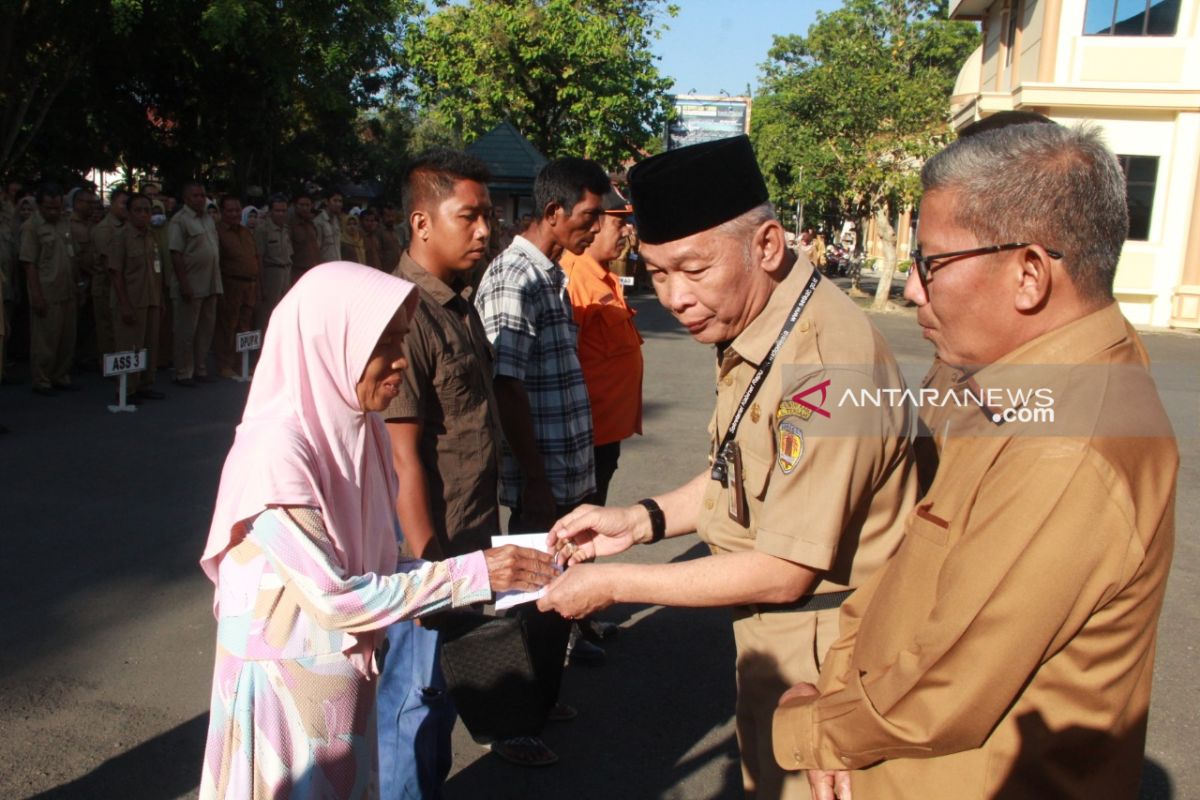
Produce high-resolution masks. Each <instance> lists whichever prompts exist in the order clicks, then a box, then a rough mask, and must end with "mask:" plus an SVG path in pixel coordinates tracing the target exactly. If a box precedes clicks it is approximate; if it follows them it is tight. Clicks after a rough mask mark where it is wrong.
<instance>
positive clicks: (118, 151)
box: [0, 0, 419, 190]
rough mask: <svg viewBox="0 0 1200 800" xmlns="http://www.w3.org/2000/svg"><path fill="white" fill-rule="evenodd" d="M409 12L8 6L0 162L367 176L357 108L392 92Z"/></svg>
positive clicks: (189, 2) (151, 2)
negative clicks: (9, 142) (358, 171)
mask: <svg viewBox="0 0 1200 800" xmlns="http://www.w3.org/2000/svg"><path fill="white" fill-rule="evenodd" d="M418 10H419V5H418V4H417V3H416V0H354V2H342V3H331V2H328V0H289V2H287V3H279V2H277V0H205V1H204V2H197V1H196V0H111V2H102V1H99V0H94V1H93V2H66V1H65V0H59V1H58V2H55V1H54V0H26V2H21V3H16V4H13V3H6V4H4V10H2V11H0V59H4V58H7V59H8V61H9V65H8V68H4V66H5V65H4V63H2V62H0V124H2V126H3V127H2V128H0V171H18V172H21V173H23V174H25V175H26V176H28V177H40V176H41V175H42V174H45V173H49V174H50V175H51V176H54V175H55V174H56V173H57V174H58V175H63V174H69V173H71V172H74V171H82V170H85V169H87V168H90V167H93V166H98V167H106V168H112V167H114V166H117V165H118V164H121V165H125V166H131V167H139V168H146V167H157V168H159V169H160V170H161V172H162V173H163V177H165V178H166V179H167V180H168V182H178V181H180V180H183V179H185V178H187V177H191V176H192V175H199V176H202V177H205V178H207V179H209V180H210V182H213V183H214V184H217V185H218V186H217V188H223V189H228V190H235V189H243V188H244V187H245V186H246V185H248V184H252V183H253V184H258V185H260V186H263V187H264V188H271V187H275V188H290V187H291V186H292V185H293V184H294V183H295V182H297V181H298V180H299V179H300V178H307V177H314V176H316V177H321V176H324V177H326V178H331V177H332V176H335V175H341V174H347V175H349V176H350V177H356V178H358V177H373V176H361V175H358V174H356V172H357V170H358V169H359V168H361V167H363V166H365V165H367V164H368V162H369V161H370V159H369V158H367V157H366V156H365V155H364V148H365V147H367V141H366V140H365V139H364V136H363V133H364V131H363V128H362V126H361V125H360V124H359V116H360V114H361V113H363V112H365V111H369V110H370V109H372V108H374V107H376V106H379V105H380V104H381V102H382V99H383V98H384V97H387V96H393V95H395V94H397V93H399V92H401V91H402V79H403V73H402V71H401V69H400V61H399V59H400V58H402V56H403V51H402V49H401V48H400V46H399V45H400V43H401V40H402V34H403V30H404V27H405V26H406V25H407V22H408V18H409V15H411V14H413V13H416V12H417V11H418ZM10 46H11V47H10ZM9 49H12V51H13V55H12V56H8V55H7V54H8V52H9ZM14 65H15V66H16V68H14ZM9 140H11V141H12V142H13V144H12V145H11V146H8V147H5V146H4V143H5V142H7V141H9ZM392 141H394V140H392Z"/></svg>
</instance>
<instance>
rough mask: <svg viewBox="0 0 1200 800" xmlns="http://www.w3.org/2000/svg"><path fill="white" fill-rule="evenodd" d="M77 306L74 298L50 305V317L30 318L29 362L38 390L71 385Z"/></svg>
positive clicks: (31, 312)
mask: <svg viewBox="0 0 1200 800" xmlns="http://www.w3.org/2000/svg"><path fill="white" fill-rule="evenodd" d="M76 313H77V310H76V303H75V300H74V298H72V299H70V300H63V301H61V302H58V303H51V302H49V301H47V303H46V315H45V316H44V317H39V316H38V315H37V314H36V313H34V312H33V311H30V314H29V361H30V366H31V367H32V372H33V385H34V387H37V388H43V389H45V388H48V387H50V386H55V385H57V386H64V385H66V384H69V383H70V382H71V362H72V361H74V359H75V323H76V319H75V317H76Z"/></svg>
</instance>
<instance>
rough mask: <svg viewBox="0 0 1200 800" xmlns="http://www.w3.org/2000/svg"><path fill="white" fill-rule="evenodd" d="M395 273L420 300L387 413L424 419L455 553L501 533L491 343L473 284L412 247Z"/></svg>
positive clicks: (425, 459) (428, 460) (429, 466)
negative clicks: (418, 258) (434, 265)
mask: <svg viewBox="0 0 1200 800" xmlns="http://www.w3.org/2000/svg"><path fill="white" fill-rule="evenodd" d="M393 274H394V275H396V276H397V277H400V278H404V279H405V280H408V281H411V282H412V283H415V284H416V285H417V287H418V289H419V290H420V298H421V300H420V305H418V306H417V313H416V315H415V317H414V319H413V323H412V328H411V330H410V331H409V334H408V338H407V339H405V341H404V349H405V355H406V358H407V359H408V369H406V370H405V371H404V380H403V382H402V383H401V384H400V395H399V396H398V397H397V398H396V399H395V400H393V401H392V404H391V405H390V406H389V407H388V409H387V411H385V412H384V418H385V419H416V420H419V421H420V423H421V443H420V456H421V464H422V466H423V467H424V468H425V479H426V481H427V484H428V487H429V503H430V506H431V511H432V517H433V525H434V531H435V533H436V535H437V537H438V543H439V544H441V546H442V551H443V552H444V553H445V554H446V555H447V556H452V555H462V554H464V553H469V552H471V551H472V550H479V549H481V548H486V547H490V546H491V544H490V543H491V538H490V537H491V536H492V535H493V534H496V533H499V532H500V519H499V505H498V502H497V497H496V487H497V480H498V479H499V478H498V476H499V467H500V461H499V459H500V453H499V448H500V437H501V432H500V418H499V416H498V414H497V411H496V399H495V397H494V396H493V395H492V361H493V359H492V355H491V346H490V345H489V344H488V341H487V336H486V335H485V333H484V330H483V323H481V322H480V320H479V314H478V313H477V312H476V311H475V306H474V304H473V303H472V302H471V294H472V290H471V288H470V286H464V287H462V288H460V289H458V290H457V291H456V290H455V289H453V288H451V287H450V286H447V285H446V284H445V283H443V282H442V281H441V280H439V279H437V278H435V277H434V276H432V275H430V274H429V273H428V272H426V271H425V269H424V268H422V267H421V266H420V265H419V264H417V263H416V262H415V261H413V260H412V259H411V258H410V257H409V255H408V254H407V253H405V254H404V255H403V256H401V259H400V264H399V266H398V267H397V268H396V271H395V272H394V273H393Z"/></svg>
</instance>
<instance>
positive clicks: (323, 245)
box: [0, 182, 400, 402]
mask: <svg viewBox="0 0 1200 800" xmlns="http://www.w3.org/2000/svg"><path fill="white" fill-rule="evenodd" d="M6 188H8V187H6ZM147 189H148V190H149V191H148V192H147V193H145V194H143V195H141V196H140V197H139V198H138V199H139V218H138V220H137V222H136V224H131V214H130V212H131V209H130V207H129V201H130V194H129V193H128V192H126V191H125V190H123V189H117V190H114V191H113V192H112V194H111V197H110V204H109V206H108V208H107V211H106V210H105V209H104V207H103V204H102V203H100V202H98V200H97V198H96V197H95V195H94V194H93V193H92V192H91V190H90V189H89V188H86V187H83V188H78V189H74V190H72V191H71V193H70V194H69V195H67V197H66V199H67V201H69V203H70V208H69V209H68V211H69V214H64V196H63V193H62V191H61V189H60V188H58V187H57V186H54V185H51V184H47V185H46V186H44V187H42V188H41V189H39V190H38V192H36V193H35V194H34V195H32V196H30V197H29V200H28V201H18V202H13V199H12V198H11V197H9V196H8V195H7V194H6V196H5V198H4V199H5V202H4V203H3V208H2V209H0V214H3V216H2V217H0V229H2V235H3V237H4V238H3V241H0V266H3V267H4V268H3V269H2V270H0V292H3V293H4V294H3V296H4V299H5V301H6V302H5V305H8V307H9V308H8V311H9V314H7V315H4V316H0V324H4V319H5V316H7V317H8V319H7V329H11V325H12V316H13V314H12V313H11V312H12V310H13V305H14V302H15V301H17V300H18V299H23V297H22V296H24V295H27V296H28V301H29V311H30V320H29V326H28V330H29V348H30V361H31V368H32V370H31V371H32V378H33V390H34V391H35V392H36V393H38V394H40V395H45V396H52V395H54V394H56V393H57V392H58V391H69V390H71V389H73V388H74V387H73V385H72V382H71V368H72V365H73V363H74V361H75V354H76V331H77V328H78V327H79V325H80V320H81V316H82V317H84V322H85V325H86V328H87V329H88V330H87V334H86V335H89V336H90V335H91V329H92V328H93V327H94V337H95V344H96V350H97V352H98V354H100V355H101V356H102V355H103V354H104V353H109V352H115V351H119V350H128V349H135V350H136V349H141V348H142V347H145V348H147V349H148V350H149V351H150V352H149V356H150V364H149V368H148V369H147V371H146V372H144V373H142V374H141V375H140V376H135V377H132V378H131V379H130V380H131V384H132V385H133V387H134V389H135V391H134V393H133V394H132V396H133V397H134V398H135V402H136V401H137V400H139V399H157V398H159V397H162V395H161V393H160V392H157V391H155V390H154V389H153V388H151V387H152V385H153V382H154V372H155V368H156V365H157V363H158V361H159V360H160V357H159V353H161V352H170V353H171V354H172V357H173V361H174V363H173V370H174V372H173V377H172V381H173V382H174V383H176V384H177V385H181V386H184V387H193V386H195V385H196V383H197V382H209V381H211V380H215V379H214V378H211V377H210V376H209V375H208V372H207V368H206V356H207V353H208V351H209V349H210V347H212V348H213V349H214V350H215V353H216V357H217V367H218V370H219V373H220V374H221V375H222V376H223V377H233V376H234V375H236V374H237V373H236V371H235V369H234V362H235V358H236V355H235V353H234V341H235V337H236V334H237V332H238V331H243V330H251V329H254V328H255V327H257V328H259V329H261V328H263V327H264V326H265V323H266V319H267V317H268V316H269V314H270V311H271V310H272V309H273V308H274V306H275V304H276V303H277V302H278V300H279V298H280V297H282V295H283V294H284V292H286V291H287V289H288V288H290V286H291V284H292V283H293V282H294V280H295V279H296V278H298V277H299V276H300V275H301V274H303V273H304V272H305V271H307V270H308V269H309V268H311V267H312V266H313V265H315V264H317V263H321V262H324V261H334V260H353V261H357V262H360V263H365V264H368V265H370V266H375V267H377V268H380V269H383V268H384V265H386V264H390V263H392V262H395V261H398V260H399V252H400V240H399V237H398V236H397V234H396V229H395V224H396V219H397V214H396V212H395V211H394V209H392V208H391V207H390V206H385V207H383V208H382V209H375V208H372V209H368V210H366V211H364V212H361V213H359V212H358V211H357V209H356V210H355V211H354V212H352V213H351V214H350V215H343V214H342V213H341V209H342V196H341V195H340V194H339V193H336V192H335V193H333V194H331V195H330V196H329V197H327V198H325V200H324V207H323V208H322V209H321V210H320V211H319V212H318V211H316V210H315V208H314V198H313V197H312V196H311V195H308V194H304V193H302V194H300V195H298V196H297V197H296V198H295V201H294V203H290V202H289V200H288V198H287V197H286V196H284V195H276V196H273V197H272V198H271V199H270V201H269V202H268V204H267V206H266V208H264V209H263V211H264V213H263V214H262V221H261V222H258V223H257V224H255V223H256V217H257V216H258V210H257V209H254V208H253V207H249V208H247V209H245V211H243V209H242V207H241V203H240V201H239V200H238V198H237V197H235V196H226V197H223V198H221V201H220V203H219V204H214V203H213V202H212V201H210V200H208V199H207V197H206V194H205V191H204V186H203V185H202V184H200V183H198V182H189V183H188V184H186V185H185V186H184V188H183V199H184V203H183V206H182V207H181V209H180V211H179V213H177V214H175V215H174V216H173V217H172V218H171V220H170V221H169V223H168V221H167V217H166V212H167V210H168V208H169V205H168V203H170V201H171V200H172V199H173V198H167V197H164V196H161V195H160V194H159V192H158V187H157V185H150V186H148V187H147ZM17 191H18V192H19V189H18V190H17ZM18 205H22V206H23V207H24V210H25V211H26V213H25V214H24V215H21V214H19V213H18ZM171 205H173V203H171ZM143 206H144V208H143ZM214 212H215V213H214ZM143 217H144V218H145V219H143ZM143 240H145V241H146V242H149V241H151V240H152V241H153V248H151V249H149V250H146V249H145V248H142V249H140V250H138V253H137V256H133V255H130V254H129V253H128V252H127V248H126V249H124V250H122V251H121V257H122V258H134V257H143V256H144V258H145V261H146V264H145V265H143V267H141V268H136V267H135V265H133V264H132V263H129V264H125V265H123V266H122V265H121V264H120V259H118V258H117V257H115V256H114V253H115V251H116V248H117V246H118V244H120V245H121V246H122V247H124V246H125V243H126V242H130V243H134V242H136V243H137V246H139V247H140V246H141V245H142V244H143ZM151 251H152V252H151ZM16 265H20V268H19V270H14V267H15V266H16ZM164 267H166V269H164ZM122 269H128V270H133V272H131V273H129V275H130V278H129V280H127V281H125V282H124V283H122V284H121V285H120V286H118V285H117V284H116V283H115V282H114V280H113V278H114V276H115V275H117V274H119V273H120V272H121V270H122ZM146 271H148V272H149V273H152V274H149V276H148V277H141V273H142V272H146ZM10 273H14V274H10ZM134 273H137V274H136V275H135V274H134ZM22 283H23V284H25V287H24V288H25V291H19V290H20V286H19V285H20V284H22ZM130 287H132V288H131V289H130ZM123 289H130V290H129V291H126V292H124V293H123V292H122V290H123ZM168 294H169V296H170V298H171V299H172V302H171V303H169V304H168V303H166V302H165V296H166V295H168ZM89 301H90V302H89ZM81 312H84V313H83V314H82V315H81ZM0 314H3V312H0ZM4 330H5V329H4V328H0V334H2V333H3V332H4ZM4 341H5V340H4V339H3V338H0V347H2V346H3V344H4ZM8 341H9V344H10V345H11V336H10V337H8Z"/></svg>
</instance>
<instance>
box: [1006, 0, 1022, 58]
mask: <svg viewBox="0 0 1200 800" xmlns="http://www.w3.org/2000/svg"><path fill="white" fill-rule="evenodd" d="M1018 6H1019V3H1017V2H1016V0H1014V2H1012V3H1010V4H1009V9H1008V32H1007V34H1006V35H1007V37H1008V38H1007V39H1005V44H1006V45H1007V47H1006V49H1005V52H1004V66H1006V67H1007V66H1009V65H1010V64H1012V60H1013V49H1014V48H1015V47H1016V45H1017V15H1018V13H1019V11H1020V8H1019V7H1018Z"/></svg>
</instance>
